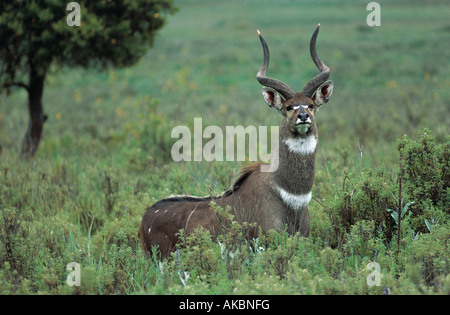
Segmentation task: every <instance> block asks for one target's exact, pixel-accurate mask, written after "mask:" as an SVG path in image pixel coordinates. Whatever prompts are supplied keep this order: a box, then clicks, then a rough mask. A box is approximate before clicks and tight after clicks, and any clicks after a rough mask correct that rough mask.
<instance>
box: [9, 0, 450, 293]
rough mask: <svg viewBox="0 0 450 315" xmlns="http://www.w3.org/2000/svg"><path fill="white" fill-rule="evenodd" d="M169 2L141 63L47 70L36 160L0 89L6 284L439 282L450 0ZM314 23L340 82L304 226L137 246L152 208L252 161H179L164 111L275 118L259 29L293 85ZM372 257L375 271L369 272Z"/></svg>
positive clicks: (165, 287)
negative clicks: (260, 78) (150, 253)
mask: <svg viewBox="0 0 450 315" xmlns="http://www.w3.org/2000/svg"><path fill="white" fill-rule="evenodd" d="M176 4H177V5H178V7H179V8H180V10H179V11H178V12H177V13H176V14H175V15H173V16H170V17H169V18H168V22H167V25H166V26H165V27H164V28H163V29H162V31H161V32H160V34H159V36H158V37H157V38H156V40H155V46H154V48H152V49H151V50H150V51H149V52H148V54H147V55H146V56H145V57H144V58H142V60H141V61H140V62H139V63H138V64H137V65H135V66H133V67H131V68H127V69H114V70H108V71H106V72H98V71H96V70H82V69H67V68H63V69H56V68H55V69H53V71H52V73H51V74H50V75H49V76H48V78H47V82H46V86H45V92H44V100H43V103H44V109H45V112H46V113H47V114H48V116H49V120H48V122H47V123H46V124H45V128H44V134H43V139H42V142H41V144H40V148H39V151H38V153H37V155H36V156H35V157H34V159H32V160H30V161H24V160H20V159H18V152H19V149H20V143H21V139H22V136H23V134H24V132H25V129H26V124H27V115H26V95H25V93H24V92H23V91H17V92H16V93H14V94H12V95H10V96H9V97H6V96H4V95H2V96H0V145H1V148H2V153H1V154H0V210H1V213H0V264H1V265H0V266H1V267H0V293H3V294H19V293H26V294H69V293H81V294H247V293H251V294H298V293H301V294H334V293H338V294H384V293H386V292H390V293H391V294H436V293H437V294H444V293H445V294H448V293H449V292H450V264H449V258H448V253H449V251H450V245H449V244H450V243H449V240H450V235H449V232H448V231H449V230H450V229H449V221H448V219H449V209H448V204H449V201H450V198H449V196H448V185H449V177H448V174H449V171H448V169H449V167H448V161H449V158H448V156H449V155H448V154H449V153H448V152H449V138H448V135H449V132H448V126H449V125H450V121H449V117H450V116H449V115H448V112H449V109H450V108H449V104H450V93H449V86H450V76H449V73H450V66H449V63H448V60H447V56H448V51H449V48H450V44H449V42H450V41H449V32H450V24H449V23H448V14H447V12H448V4H446V2H445V1H431V2H427V1H396V2H392V3H386V4H384V3H381V10H382V12H381V14H382V15H381V23H382V26H381V27H374V28H370V27H368V26H367V25H366V24H365V21H366V17H367V14H368V13H369V12H368V11H366V10H365V7H366V5H367V2H365V1H352V2H348V1H331V0H329V1H301V2H292V1H277V3H276V4H274V2H273V1H245V2H242V1H226V2H224V1H220V2H219V1H181V0H180V1H178V2H176ZM317 23H321V31H320V35H319V38H318V42H317V46H318V52H319V55H320V57H321V58H322V60H323V61H324V62H325V63H327V64H328V65H329V66H330V68H331V79H332V80H334V83H335V89H334V94H333V96H332V98H331V100H330V102H329V103H328V104H327V105H326V106H324V108H323V109H321V111H320V112H319V114H318V115H317V124H318V128H319V136H320V141H319V145H318V151H317V161H316V180H315V184H314V188H313V194H314V196H315V197H316V198H317V199H318V200H320V201H321V203H322V204H323V206H322V205H320V204H319V203H317V202H315V201H311V203H310V213H311V220H312V222H311V236H310V237H309V238H308V239H302V238H299V237H297V236H289V235H286V234H285V233H269V234H268V235H265V236H262V237H261V238H259V239H257V240H255V241H253V242H250V243H246V242H244V241H243V240H241V239H240V238H239V237H235V238H232V237H230V234H227V233H224V235H223V236H222V239H221V242H220V244H219V243H218V242H215V241H213V240H211V238H210V237H209V236H208V234H207V233H205V232H204V231H197V232H196V233H195V234H194V235H192V236H190V237H187V238H186V240H185V242H184V243H183V246H184V247H183V248H180V250H179V254H178V257H174V258H173V259H171V260H166V261H164V262H162V263H160V262H158V261H156V260H155V259H148V258H146V257H145V256H144V254H143V252H142V251H141V249H140V245H139V241H138V238H137V230H138V227H139V223H140V219H141V217H142V215H143V214H144V212H145V209H146V207H148V206H150V205H151V204H152V203H154V202H156V201H157V200H159V199H161V198H164V197H167V196H169V195H172V194H192V195H200V196H203V195H209V194H215V193H220V192H221V191H223V190H224V189H226V188H228V187H229V186H230V185H231V184H232V182H233V180H234V179H235V178H236V175H237V172H238V169H239V167H240V166H242V165H245V162H211V163H207V162H198V163H194V162H185V163H175V162H173V161H172V159H171V156H170V149H171V146H172V144H173V143H174V142H175V141H176V139H171V137H170V133H171V130H172V128H173V127H174V126H176V125H187V126H190V127H192V126H193V119H194V117H202V118H203V126H204V127H206V126H208V125H218V126H220V127H223V128H225V126H227V125H242V126H249V125H256V126H258V125H278V124H279V122H280V116H279V115H278V114H277V113H275V112H273V111H271V110H270V109H269V108H267V106H266V105H265V103H264V101H263V99H262V97H261V93H260V85H259V84H258V83H257V81H256V80H255V75H256V72H257V70H258V69H259V66H260V64H261V61H262V51H261V45H260V43H259V40H258V36H257V34H256V29H260V30H261V32H262V33H263V35H264V37H265V39H266V40H267V42H268V44H269V47H270V50H271V64H270V69H269V72H268V74H269V75H270V76H273V77H276V78H279V79H281V80H283V81H285V82H287V83H289V84H290V85H291V86H292V87H295V89H300V88H301V87H302V86H303V85H304V84H305V83H306V82H307V81H308V80H309V79H310V78H311V77H312V76H314V75H315V74H316V72H317V69H315V67H314V64H313V62H312V61H311V60H310V57H309V49H308V45H309V39H310V36H311V34H312V32H313V30H314V28H315V26H316V25H317ZM424 128H429V129H430V130H431V131H427V130H425V131H424ZM405 134H406V135H407V136H408V137H407V138H402V137H403V136H404V135H405ZM398 139H402V140H398ZM399 145H400V146H401V147H402V150H403V151H401V152H402V159H403V160H402V161H403V162H404V163H403V168H402V170H404V172H405V175H404V176H405V177H404V186H403V188H404V189H403V194H402V195H403V197H404V198H405V203H406V202H408V201H415V203H414V206H411V209H410V210H409V211H408V213H407V215H406V217H405V218H404V220H405V221H404V222H402V227H403V234H402V236H401V239H400V250H399V249H398V247H397V246H398V243H397V241H398V240H397V230H396V228H395V224H394V222H393V220H392V219H391V217H390V214H389V213H388V212H387V211H386V209H387V208H390V209H395V206H396V202H397V199H398V182H397V179H398V174H399V171H400V169H401V168H400V165H399V159H400V153H399V150H398V146H399ZM420 156H427V160H426V161H431V163H429V164H426V163H425V162H426V161H425V162H424V161H420V160H418V157H420ZM424 163H425V164H424ZM425 219H426V220H427V221H428V223H429V224H430V228H428V227H427V226H426V223H425ZM233 226H234V229H235V230H234V233H236V234H235V235H239V233H241V232H242V227H241V226H239V225H238V224H236V223H234V225H233ZM372 261H376V262H378V263H380V266H381V286H380V287H377V286H374V287H369V286H368V285H367V283H366V278H367V276H368V275H369V273H370V270H367V264H368V263H369V262H372ZM70 262H78V263H80V264H81V270H82V271H81V272H82V285H81V287H78V288H77V287H68V286H67V285H66V278H67V275H68V273H69V271H67V270H66V266H67V264H69V263H70ZM187 274H188V275H189V276H188V278H186V275H187Z"/></svg>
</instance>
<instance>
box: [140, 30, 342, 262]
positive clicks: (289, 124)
mask: <svg viewBox="0 0 450 315" xmlns="http://www.w3.org/2000/svg"><path fill="white" fill-rule="evenodd" d="M318 31H319V26H318V27H317V28H316V31H315V32H314V34H313V37H312V39H311V56H312V59H313V60H314V62H315V64H316V65H317V67H318V68H319V70H320V71H321V72H320V74H319V75H317V76H316V77H315V78H313V79H312V80H311V81H310V82H309V83H308V84H307V85H306V86H305V88H304V89H303V90H302V91H301V92H300V93H295V92H293V90H292V89H290V88H289V86H287V85H286V84H285V83H283V82H281V81H278V80H275V79H272V78H269V77H266V70H267V67H268V63H269V51H268V47H267V44H266V42H265V41H264V39H263V37H262V36H261V35H260V34H259V35H260V39H261V43H262V46H263V51H264V62H263V64H262V66H261V68H260V70H259V72H258V74H257V79H258V81H259V82H260V83H261V84H262V85H264V87H263V90H262V92H263V96H264V99H265V101H266V103H267V104H268V105H269V107H271V108H274V109H276V110H277V111H278V112H279V113H281V114H282V115H283V120H282V122H281V124H280V129H279V150H278V155H277V156H274V157H273V158H272V162H271V163H272V165H276V167H274V168H273V169H272V171H269V172H263V171H261V170H262V169H261V164H252V165H250V166H247V167H245V168H244V169H243V170H241V173H240V176H239V178H238V179H237V181H236V182H235V183H234V184H233V185H232V187H231V188H230V189H229V190H228V191H226V192H224V193H223V194H221V195H219V196H210V197H205V198H198V197H192V196H175V197H170V198H167V199H163V200H161V201H158V202H157V203H155V204H154V205H153V206H151V207H150V208H148V209H147V212H146V213H145V214H144V217H143V218H142V222H141V225H140V228H139V237H140V240H141V243H142V247H143V249H144V250H145V251H147V252H150V251H152V250H153V249H156V250H157V251H158V252H159V255H160V256H162V257H166V256H168V255H169V254H170V252H171V251H173V250H174V248H175V245H176V244H177V242H178V241H179V239H178V232H179V230H180V229H184V231H185V234H189V233H191V232H192V231H193V230H194V229H195V228H197V227H203V228H205V229H207V230H209V231H210V232H211V234H212V235H213V236H217V235H218V234H219V233H220V231H221V226H220V223H219V220H218V217H217V216H216V214H215V212H214V210H213V209H211V207H210V203H211V201H214V202H215V203H216V204H217V205H218V206H220V207H222V208H225V207H226V206H230V208H231V214H233V215H234V219H235V220H237V221H238V222H241V223H242V222H249V223H256V224H257V226H259V227H260V228H261V230H262V232H266V231H268V230H270V229H275V230H279V229H285V228H287V230H288V232H289V233H292V234H294V233H297V232H298V233H300V235H302V236H305V237H306V236H308V235H309V229H310V219H309V213H308V202H309V200H310V199H311V190H312V186H313V182H314V170H315V167H314V166H315V151H316V145H317V140H318V133H317V127H316V123H315V120H314V115H315V113H316V112H317V110H318V109H319V107H320V106H321V105H323V104H324V103H326V102H327V101H328V99H329V97H330V96H331V93H332V89H333V84H332V82H331V81H326V80H327V78H328V76H329V68H328V67H327V66H325V65H324V64H323V63H322V62H321V61H320V59H319V58H318V57H317V53H316V51H315V41H316V37H317V34H318ZM258 33H259V32H258ZM325 81H326V82H325ZM253 232H255V231H253ZM253 232H251V233H249V235H248V237H249V238H252V237H255V236H256V234H254V233H253Z"/></svg>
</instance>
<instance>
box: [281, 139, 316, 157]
mask: <svg viewBox="0 0 450 315" xmlns="http://www.w3.org/2000/svg"><path fill="white" fill-rule="evenodd" d="M284 143H285V144H286V145H287V146H288V148H289V150H290V151H292V152H294V153H297V154H303V155H305V154H311V153H314V152H315V151H316V146H317V139H316V138H315V137H314V136H313V135H311V136H308V137H306V138H295V139H292V138H290V139H287V140H284Z"/></svg>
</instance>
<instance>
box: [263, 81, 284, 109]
mask: <svg viewBox="0 0 450 315" xmlns="http://www.w3.org/2000/svg"><path fill="white" fill-rule="evenodd" d="M262 95H263V96H264V100H265V101H266V103H267V105H269V107H270V108H274V109H276V110H277V111H278V112H280V113H282V112H283V104H284V100H283V99H282V98H281V95H280V93H278V92H277V91H276V90H274V89H272V88H270V87H266V86H265V87H263V88H262Z"/></svg>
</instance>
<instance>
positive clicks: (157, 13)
mask: <svg viewBox="0 0 450 315" xmlns="http://www.w3.org/2000/svg"><path fill="white" fill-rule="evenodd" d="M172 2H173V0H120V1H117V0H96V1H77V2H71V3H70V4H69V1H67V2H63V1H61V0H9V1H6V0H5V1H3V0H2V1H0V93H2V92H6V93H9V92H10V90H12V89H14V88H24V89H25V90H26V91H27V92H28V109H29V125H28V130H27V131H26V133H25V137H24V140H23V144H22V154H23V155H26V156H32V155H34V153H35V152H36V150H37V148H38V145H39V141H40V139H41V134H42V129H43V125H44V122H45V121H46V119H47V116H46V115H45V114H44V111H43V106H42V95H43V92H44V83H45V77H46V75H47V73H48V71H49V69H50V66H51V65H52V64H58V65H60V66H62V65H68V66H82V67H92V66H96V67H99V68H101V69H105V68H108V67H111V66H112V67H123V66H128V65H132V64H134V63H135V62H136V61H138V60H139V58H140V57H142V56H143V55H144V54H145V53H146V51H147V50H148V49H149V47H151V46H152V45H153V39H154V36H155V33H156V31H157V30H159V29H160V28H161V27H162V26H163V25H164V21H165V19H164V16H162V14H164V13H171V14H172V13H174V12H175V10H174V8H173V7H172ZM77 24H78V25H79V26H77Z"/></svg>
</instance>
